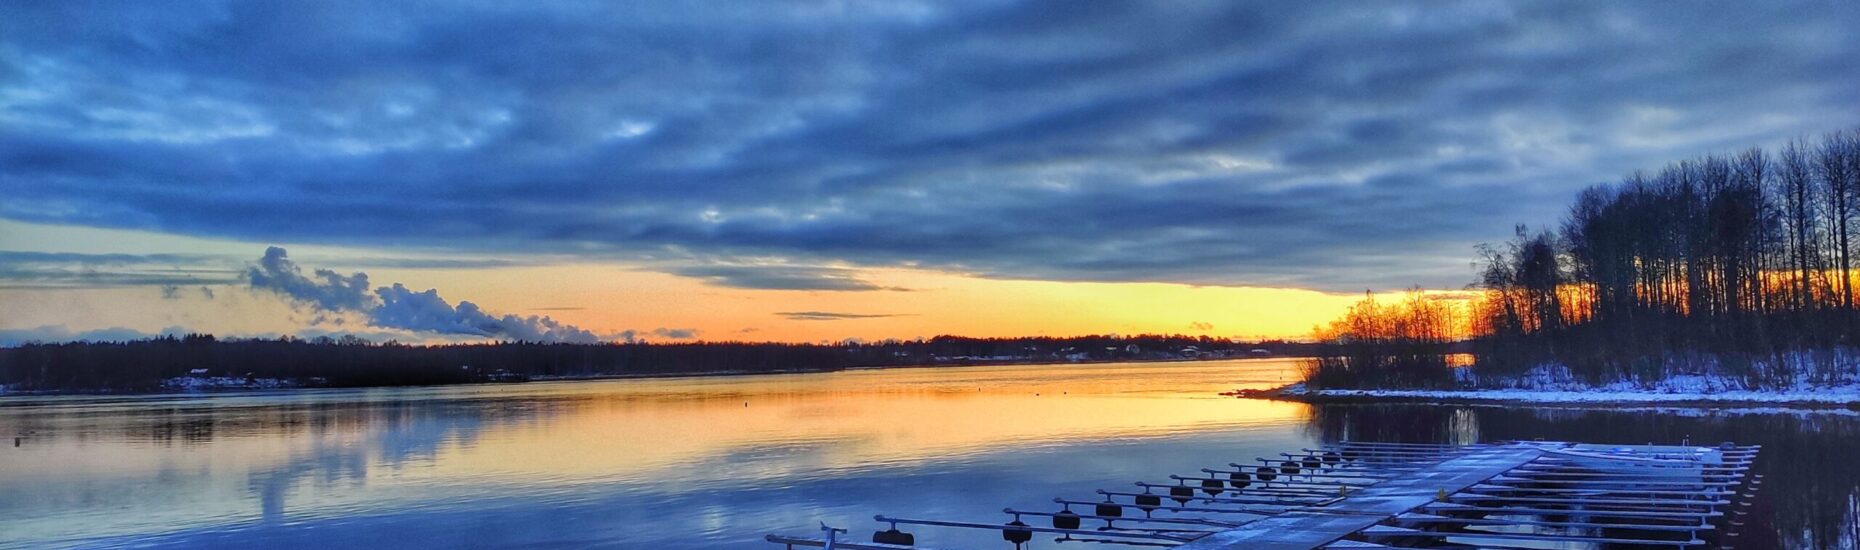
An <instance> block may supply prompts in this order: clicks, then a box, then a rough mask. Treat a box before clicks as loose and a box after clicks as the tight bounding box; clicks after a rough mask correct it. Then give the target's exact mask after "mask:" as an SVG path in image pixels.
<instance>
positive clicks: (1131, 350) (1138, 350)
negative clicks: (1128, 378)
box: [1124, 344, 1143, 355]
mask: <svg viewBox="0 0 1860 550" xmlns="http://www.w3.org/2000/svg"><path fill="white" fill-rule="evenodd" d="M1124 353H1128V354H1131V355H1136V354H1139V353H1143V348H1139V347H1137V345H1136V344H1131V345H1128V346H1124Z"/></svg>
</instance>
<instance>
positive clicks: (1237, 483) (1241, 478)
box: [1227, 472, 1253, 489]
mask: <svg viewBox="0 0 1860 550" xmlns="http://www.w3.org/2000/svg"><path fill="white" fill-rule="evenodd" d="M1227 479H1228V483H1229V484H1232V485H1233V486H1234V488H1235V489H1245V488H1246V486H1248V485H1252V484H1253V479H1252V476H1249V475H1246V472H1234V473H1232V474H1228V475H1227Z"/></svg>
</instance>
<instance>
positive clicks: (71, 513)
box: [0, 361, 1304, 548]
mask: <svg viewBox="0 0 1860 550" xmlns="http://www.w3.org/2000/svg"><path fill="white" fill-rule="evenodd" d="M1290 367H1291V365H1290V364H1289V363H1286V362H1280V361H1236V362H1225V363H1191V364H1170V365H1155V364H1151V365H1128V364H1126V365H1095V366H1073V367H995V368H971V369H956V370H950V369H936V370H932V369H916V370H888V371H860V372H843V373H833V374H822V375H798V376H768V377H742V378H706V379H673V380H623V381H605V382H587V383H560V384H524V385H513V386H475V387H453V388H424V389H406V390H333V391H317V392H301V393H272V394H247V395H236V396H220V397H215V398H210V399H203V398H176V397H145V398H108V399H96V398H75V397H63V398H41V399H9V400H0V404H4V405H5V406H0V433H23V434H29V435H27V436H26V440H25V444H24V445H22V446H21V447H19V448H17V449H8V452H6V453H0V532H4V533H6V534H7V536H6V537H4V538H3V540H0V545H9V546H11V545H17V546H36V545H44V544H84V545H95V546H115V545H132V544H133V545H143V546H150V545H152V546H162V545H180V546H198V545H214V544H220V545H230V546H249V545H271V546H286V547H289V546H311V545H317V546H327V545H329V544H345V543H346V544H359V545H368V544H370V543H379V541H380V540H383V539H382V538H381V537H394V538H393V540H395V541H396V544H397V545H405V546H435V547H437V546H454V545H466V546H483V545H495V546H525V545H528V546H545V545H572V546H608V547H623V548H644V547H653V548H711V547H719V546H732V545H738V544H743V543H746V542H748V541H752V540H754V539H755V538H756V537H759V536H760V534H761V533H763V532H765V531H766V530H769V529H789V530H794V529H800V530H806V529H807V528H808V527H809V526H812V525H814V524H815V522H816V521H820V520H827V521H832V522H839V523H845V524H856V525H863V524H865V523H867V521H866V518H869V516H870V514H871V513H872V512H874V511H877V510H884V509H890V510H918V511H928V512H949V513H951V514H952V515H984V514H993V512H994V511H996V510H998V509H999V507H1000V506H1001V505H1002V504H1004V503H1006V502H1011V501H1014V500H1015V499H1019V501H1020V502H1022V503H1023V504H1028V503H1031V504H1039V503H1041V502H1042V501H1044V500H1045V499H1046V498H1048V497H1050V496H1051V495H1054V494H1059V493H1063V492H1067V491H1077V490H1079V488H1080V487H1090V486H1092V485H1091V484H1092V483H1094V482H1097V481H1103V482H1104V483H1101V484H1112V483H1115V484H1119V485H1121V484H1124V483H1127V482H1128V481H1129V480H1131V479H1135V478H1136V477H1140V476H1142V475H1145V474H1147V473H1149V472H1155V471H1162V470H1167V469H1171V468H1183V467H1193V466H1198V465H1201V464H1204V463H1208V460H1214V459H1215V458H1221V459H1226V458H1227V457H1226V455H1225V452H1226V451H1228V450H1231V449H1232V448H1234V443H1235V442H1234V438H1235V437H1236V436H1237V435H1238V434H1245V433H1247V432H1248V430H1249V429H1252V428H1255V427H1271V428H1272V431H1273V432H1274V433H1273V434H1271V435H1270V436H1269V437H1264V438H1262V441H1263V442H1272V441H1274V440H1277V441H1279V442H1280V443H1281V444H1278V445H1274V446H1275V447H1282V446H1284V445H1283V443H1288V442H1289V441H1290V440H1293V439H1296V438H1302V437H1303V436H1302V434H1299V433H1297V430H1296V429H1295V426H1296V425H1298V423H1299V422H1301V421H1302V419H1303V414H1304V413H1303V411H1304V407H1302V406H1299V405H1293V404H1285V403H1268V402H1259V401H1245V400H1236V399H1228V398H1221V397H1219V396H1217V395H1216V394H1217V393H1218V392H1219V391H1224V390H1229V389H1233V388H1235V387H1264V386H1269V385H1273V384H1276V383H1279V382H1281V381H1282V380H1283V379H1284V378H1285V377H1287V376H1288V372H1289V368H1290ZM1206 433H1215V434H1218V435H1217V436H1215V437H1209V438H1206V439H1205V440H1200V441H1195V442H1193V444H1189V445H1185V446H1183V445H1146V444H1144V442H1151V441H1157V440H1194V439H1198V438H1194V437H1191V436H1193V435H1194V434H1206ZM1256 435H1257V434H1256ZM1253 444H1255V443H1248V444H1246V445H1241V446H1242V447H1244V446H1247V445H1253ZM1158 449H1168V451H1167V452H1166V453H1160V452H1158V451H1157V450H1158ZM1269 449H1270V448H1269V447H1264V446H1262V447H1261V448H1260V452H1264V451H1267V450H1269ZM1201 459H1206V460H1201ZM1029 499H1031V501H1030V502H1029Z"/></svg>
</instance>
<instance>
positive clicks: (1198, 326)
mask: <svg viewBox="0 0 1860 550" xmlns="http://www.w3.org/2000/svg"><path fill="white" fill-rule="evenodd" d="M1188 328H1189V330H1193V331H1196V332H1207V331H1210V330H1214V323H1209V322H1206V321H1195V322H1193V323H1189V324H1188Z"/></svg>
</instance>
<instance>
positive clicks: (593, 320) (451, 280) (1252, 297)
mask: <svg viewBox="0 0 1860 550" xmlns="http://www.w3.org/2000/svg"><path fill="white" fill-rule="evenodd" d="M0 229H5V230H6V231H4V232H0V234H3V235H5V236H0V249H12V250H32V249H33V248H34V247H40V248H44V249H47V250H59V251H75V252H85V253H111V252H133V253H137V254H147V253H152V252H178V253H203V254H225V255H227V256H229V257H235V258H252V259H256V258H257V257H258V256H259V255H260V254H261V253H262V252H263V250H264V247H265V246H266V243H251V242H241V241H232V240H214V239H200V238H194V237H179V236H173V235H164V234H159V233H149V232H133V231H110V230H97V229H83V228H71V227H58V226H37V225H29V224H20V223H16V222H7V223H6V227H4V228H0ZM291 251H292V257H293V258H298V261H299V262H300V263H301V264H303V267H304V268H305V269H313V268H331V269H337V270H339V271H342V272H345V273H347V272H350V271H354V270H357V269H356V268H352V267H350V266H344V265H342V263H343V262H344V261H345V260H344V258H348V259H353V258H367V257H386V256H391V255H393V254H391V253H389V252H387V251H382V250H371V249H361V248H331V247H315V246H291ZM408 254H409V253H402V254H399V256H407V255H408ZM440 257H443V256H440ZM525 261H526V262H531V261H538V262H541V263H538V264H535V265H519V266H509V267H493V268H469V269H461V268H452V269H405V268H402V269H389V268H370V269H367V270H366V271H367V272H368V274H369V276H370V278H371V281H372V282H373V284H375V285H388V284H392V283H394V282H400V283H404V284H406V285H407V286H408V287H410V288H414V289H427V288H436V289H438V290H439V293H440V295H441V296H443V297H445V298H446V299H448V300H451V301H452V302H454V303H457V302H458V301H460V300H470V301H472V302H474V303H477V304H478V305H479V306H481V307H483V308H484V309H485V310H487V311H490V312H494V313H499V314H503V313H516V314H521V315H548V316H552V317H554V318H556V319H558V320H561V321H563V322H567V323H571V324H575V325H578V326H581V327H583V328H587V329H589V330H593V331H595V332H597V333H614V332H619V331H624V330H634V331H638V332H640V333H649V332H651V331H652V330H654V329H658V328H670V329H696V330H697V334H698V337H699V338H703V339H710V340H722V339H742V340H774V341H810V342H811V341H821V340H839V339H844V338H862V339H867V340H876V339H884V338H905V339H908V338H916V337H930V336H936V335H941V334H957V335H966V336H1024V335H1055V336H1065V335H1078V334H1097V333H1120V334H1136V333H1182V334H1193V335H1209V336H1216V337H1238V338H1246V339H1253V338H1286V337H1289V338H1300V337H1305V336H1308V335H1309V334H1310V332H1311V329H1312V327H1313V326H1315V325H1318V324H1320V323H1325V322H1327V321H1329V320H1330V319H1332V318H1334V317H1335V316H1337V315H1338V314H1339V313H1341V312H1342V311H1343V310H1344V309H1345V307H1346V306H1347V305H1348V304H1350V303H1351V302H1354V301H1356V300H1358V299H1360V298H1361V295H1360V294H1331V293H1320V292H1314V291H1309V290H1299V289H1281V288H1245V287H1212V286H1190V285H1181V284H1165V283H1078V282H1054V281H1026V280H1000V279H987V278H980V277H974V276H970V275H966V274H961V273H948V272H939V271H929V270H913V269H891V268H887V269H861V270H858V271H857V273H858V275H859V276H860V277H861V278H862V279H864V280H867V281H870V282H872V283H875V284H876V285H878V286H881V287H888V288H899V289H904V290H877V291H805V290H755V289H741V288H727V287H722V286H715V285H712V284H710V283H709V282H707V281H705V280H702V279H696V278H690V277H683V276H678V275H672V274H667V273H663V272H659V271H653V270H652V269H653V267H654V266H650V265H629V264H623V263H587V262H577V261H575V260H573V259H566V260H565V259H541V260H538V259H534V258H531V259H525ZM215 288H217V290H216V291H215V292H214V297H213V298H212V299H206V298H205V296H204V295H196V294H194V293H190V292H183V293H181V296H180V297H179V298H174V297H170V298H167V299H164V298H163V296H162V293H161V289H160V288H157V287H136V286H129V287H115V288H65V289H44V288H9V289H0V303H4V304H6V305H7V313H6V315H5V316H4V317H0V329H24V328H32V327H41V326H46V325H59V326H64V327H67V328H70V329H72V330H74V331H82V330H93V329H99V328H108V327H126V328H131V329H136V330H141V331H150V332H153V331H158V330H161V329H163V328H165V327H172V326H181V327H185V328H187V329H189V330H198V331H207V332H213V333H217V334H287V333H296V332H297V331H299V330H301V329H304V328H316V329H320V330H323V331H338V332H340V331H343V330H354V331H358V332H361V331H366V330H367V327H365V326H359V325H358V322H355V321H351V322H349V323H348V324H345V325H331V324H327V323H325V324H320V325H312V324H311V320H312V319H314V317H315V316H314V315H313V314H309V313H307V312H304V311H299V310H296V309H293V308H292V307H291V306H290V305H289V304H287V303H286V302H284V301H283V300H282V299H280V298H278V297H277V296H276V295H272V294H267V293H257V292H252V291H250V290H248V289H245V288H243V286H241V285H238V284H226V285H221V286H217V287H215ZM790 312H829V313H840V314H852V315H864V316H870V317H862V318H849V319H841V320H829V321H820V320H794V319H791V318H789V317H787V316H784V315H782V314H783V313H790ZM409 339H414V338H409Z"/></svg>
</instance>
